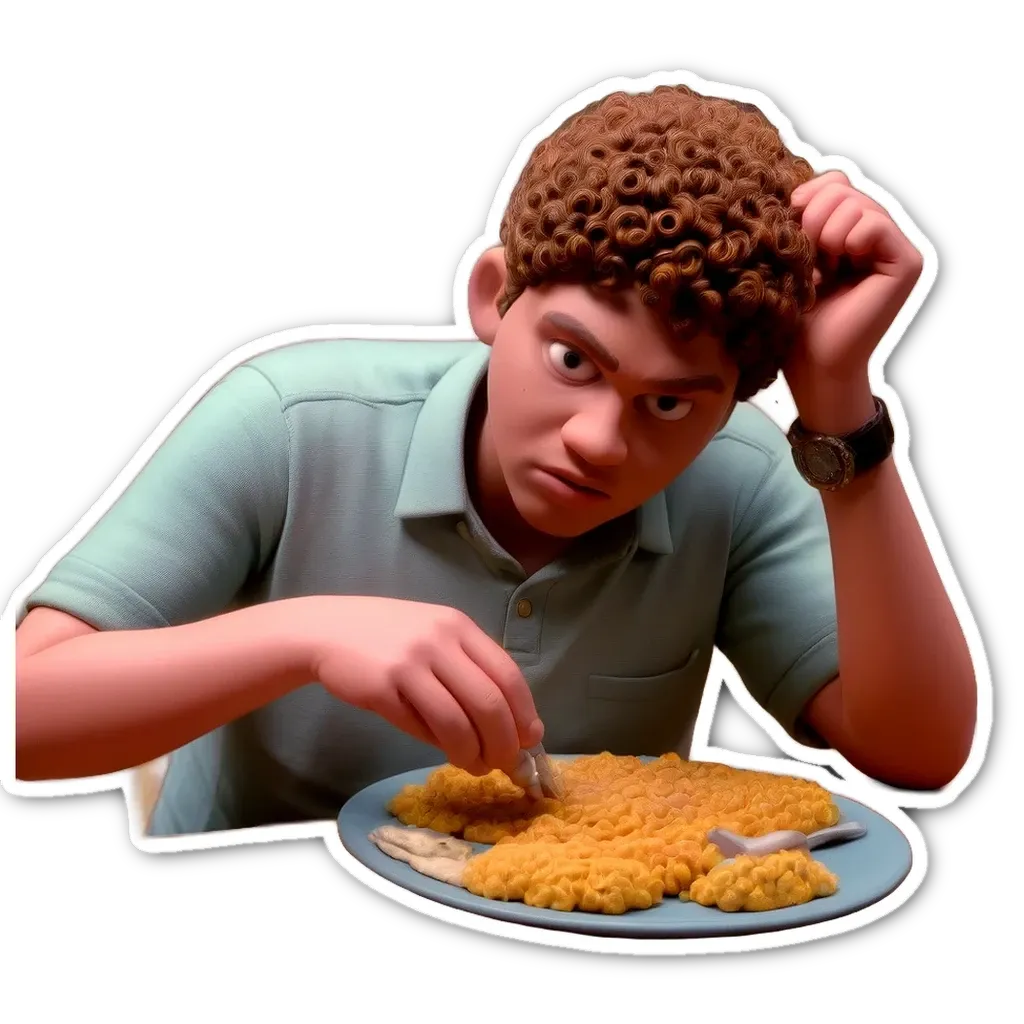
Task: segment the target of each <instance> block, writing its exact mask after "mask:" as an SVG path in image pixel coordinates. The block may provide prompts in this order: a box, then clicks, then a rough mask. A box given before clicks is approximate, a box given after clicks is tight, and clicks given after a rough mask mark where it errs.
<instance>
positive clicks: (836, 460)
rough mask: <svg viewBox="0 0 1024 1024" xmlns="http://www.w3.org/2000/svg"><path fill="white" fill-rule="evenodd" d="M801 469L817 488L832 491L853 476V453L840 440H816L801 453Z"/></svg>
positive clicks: (803, 448)
mask: <svg viewBox="0 0 1024 1024" xmlns="http://www.w3.org/2000/svg"><path fill="white" fill-rule="evenodd" d="M799 463H800V468H801V469H802V470H803V474H804V476H805V477H806V478H807V480H809V481H810V482H811V483H812V484H814V485H815V486H816V487H822V488H825V489H828V490H832V489H835V488H838V487H842V486H843V485H844V484H845V483H848V482H849V480H850V479H851V478H852V476H853V469H854V460H853V453H852V452H851V451H850V449H849V448H848V447H847V446H846V445H845V444H843V442H842V441H840V440H839V439H838V438H834V439H830V438H815V439H814V440H811V441H808V442H807V443H806V444H805V445H804V446H803V447H802V449H801V451H800V458H799Z"/></svg>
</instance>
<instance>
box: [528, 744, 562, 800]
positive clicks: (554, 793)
mask: <svg viewBox="0 0 1024 1024" xmlns="http://www.w3.org/2000/svg"><path fill="white" fill-rule="evenodd" d="M530 754H531V756H532V757H533V759H534V764H535V765H536V768H537V778H538V780H539V781H540V786H541V789H542V790H543V792H544V795H545V796H549V797H552V798H553V799H555V800H562V799H563V798H564V796H565V790H564V787H563V786H562V780H561V779H560V778H559V777H558V773H557V771H556V770H555V768H554V766H553V765H552V763H551V757H550V755H549V754H548V752H547V751H546V750H545V749H544V745H543V744H542V743H538V744H537V746H535V747H533V748H531V750H530Z"/></svg>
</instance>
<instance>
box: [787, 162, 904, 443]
mask: <svg viewBox="0 0 1024 1024" xmlns="http://www.w3.org/2000/svg"><path fill="white" fill-rule="evenodd" d="M792 205H793V208H794V209H795V210H797V211H799V214H800V222H801V227H802V229H803V231H804V233H805V234H806V235H807V236H808V237H809V238H810V240H811V242H812V243H813V244H814V245H815V246H816V247H817V250H818V269H817V271H816V272H815V284H816V286H817V298H816V301H815V304H814V308H813V309H811V310H810V312H809V313H807V314H806V315H805V316H804V317H803V318H802V321H801V327H800V331H799V334H798V337H797V341H796V344H795V346H794V348H793V351H792V354H791V356H790V358H789V360H788V362H787V364H786V366H784V367H783V374H784V375H785V377H786V380H787V383H788V384H789V386H790V389H791V391H792V392H793V397H794V399H795V400H796V403H797V407H798V409H800V412H801V417H802V418H804V421H805V423H806V422H807V418H806V417H805V415H804V413H805V411H806V412H807V413H808V415H811V416H812V417H813V416H815V415H819V414H827V412H828V411H829V410H831V409H834V408H835V406H836V404H837V402H838V403H839V404H840V405H841V404H842V399H843V395H844V393H846V394H850V403H851V404H859V406H860V409H859V410H858V413H857V415H860V413H861V412H864V411H865V410H864V406H865V403H866V415H865V416H863V418H862V419H867V418H868V417H870V415H871V414H872V413H873V411H874V407H873V404H872V403H871V400H870V393H869V390H868V381H867V368H868V360H869V358H870V356H871V354H872V352H874V350H875V348H876V347H877V346H878V343H879V342H880V341H881V339H882V337H883V336H884V335H885V332H886V331H887V330H888V329H889V327H890V325H891V324H892V322H893V320H894V319H895V317H896V314H897V313H898V312H899V311H900V309H901V308H902V306H903V304H904V303H905V302H906V300H907V298H908V297H909V295H910V293H911V291H912V290H913V288H914V285H915V284H916V283H917V281H918V278H919V277H920V276H921V270H922V268H923V260H922V257H921V254H920V253H919V252H918V251H917V250H916V249H915V248H914V246H913V245H912V244H911V243H910V241H909V240H908V239H907V237H906V236H905V235H904V234H903V232H902V231H900V229H899V227H898V226H897V225H896V222H895V221H894V220H893V219H892V218H891V217H890V216H889V214H888V213H887V212H886V211H885V210H884V209H883V208H882V207H881V206H879V204H878V203H876V202H875V201H874V200H873V199H870V198H869V197H868V196H866V195H864V194H863V193H861V192H858V191H857V190H856V189H855V188H854V187H853V186H852V185H851V184H850V181H849V179H848V178H847V177H846V175H845V174H843V173H842V172H841V171H829V172H828V173H826V174H822V175H820V176H819V177H817V178H814V179H812V180H811V181H808V182H807V183H806V184H804V185H801V186H800V187H799V188H798V189H796V190H795V191H794V192H793V196H792ZM854 390H858V393H857V394H856V395H853V394H852V392H853V391H854ZM801 404H803V406H805V407H806V410H805V409H804V408H801ZM859 425H860V422H859V421H858V422H855V423H853V424H851V425H850V426H851V428H852V427H854V426H859Z"/></svg>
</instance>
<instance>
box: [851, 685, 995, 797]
mask: <svg viewBox="0 0 1024 1024" xmlns="http://www.w3.org/2000/svg"><path fill="white" fill-rule="evenodd" d="M883 692H888V693H894V692H898V690H897V689H895V688H883ZM936 692H939V693H943V694H945V695H946V697H947V699H946V700H938V699H934V696H935V695H934V694H933V695H932V697H933V699H932V700H931V701H929V702H928V703H927V704H924V705H922V704H921V703H919V702H915V705H916V706H913V707H909V706H901V707H899V708H894V707H884V708H879V707H877V706H875V707H873V706H866V707H861V708H860V709H858V710H860V711H861V714H852V713H851V712H852V711H853V710H854V709H852V708H849V707H846V708H844V711H845V712H846V714H845V715H844V716H843V717H844V719H845V721H844V723H843V728H842V729H841V730H840V732H841V743H842V745H841V746H840V745H839V744H836V746H837V749H838V750H839V753H841V754H842V755H843V756H844V757H845V758H846V759H847V760H848V761H849V762H850V763H851V764H852V765H853V766H854V767H855V768H856V769H857V770H858V771H860V772H863V773H864V774H865V775H867V776H869V777H870V778H873V779H875V780H876V781H878V782H881V783H882V784H884V785H887V786H892V787H894V788H898V789H905V790H915V791H920V792H939V791H941V790H943V789H945V788H946V787H947V786H949V785H951V784H952V783H953V782H955V781H956V779H957V778H958V777H959V775H960V773H961V772H962V771H963V770H964V768H965V767H966V766H967V762H968V760H969V758H970V755H971V750H972V748H973V746H974V740H975V732H976V729H977V687H976V684H975V681H974V679H973V676H972V677H971V678H970V680H969V684H968V683H967V682H965V681H963V680H961V681H960V684H959V685H956V686H946V687H943V688H941V689H939V690H937V691H936ZM902 703H903V702H901V704H902ZM837 739H840V737H837Z"/></svg>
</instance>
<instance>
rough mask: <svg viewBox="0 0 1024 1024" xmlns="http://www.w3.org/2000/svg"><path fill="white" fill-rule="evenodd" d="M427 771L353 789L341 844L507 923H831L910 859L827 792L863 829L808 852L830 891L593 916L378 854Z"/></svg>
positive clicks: (626, 931)
mask: <svg viewBox="0 0 1024 1024" xmlns="http://www.w3.org/2000/svg"><path fill="white" fill-rule="evenodd" d="M559 760H562V758H559ZM641 760H643V761H651V760H653V758H649V757H644V758H641ZM435 770H436V769H435V768H433V767H431V768H423V769H419V770H416V771H411V772H404V773H403V774H401V775H395V776H393V777H392V778H390V779H384V780H382V781H381V782H377V783H375V784H374V785H372V786H368V787H367V788H366V789H364V790H362V791H361V792H359V793H357V794H356V795H355V796H354V797H352V799H351V800H349V801H348V802H347V803H346V804H345V805H344V806H343V807H342V809H341V813H340V814H339V815H338V834H339V835H340V837H341V841H342V844H343V845H344V847H345V849H346V850H348V852H349V853H350V854H352V856H353V857H355V859H356V860H358V861H359V862H360V863H361V864H364V865H365V866H366V867H367V868H369V869H370V870H371V871H373V872H374V873H375V874H378V875H380V876H381V877H382V878H386V879H387V880H388V881H389V882H393V883H394V884H395V885H398V886H401V887H402V888H403V889H407V890H408V891H409V892H414V893H416V894H417V895H419V896H424V897H426V898H427V899H431V900H435V901H437V902H438V903H443V904H445V905H446V906H449V907H454V908H456V909H458V910H465V911H469V912H470V913H473V914H480V915H482V916H484V917H492V918H497V919H499V920H501V921H510V922H512V923H514V924H525V925H533V926H534V927H538V928H554V929H557V930H560V931H571V932H582V933H583V934H586V935H606V936H614V937H618V938H630V939H641V938H650V939H683V938H717V937H722V936H734V935H750V934H756V933H760V932H769V931H778V930H780V929H784V928H798V927H802V926H804V925H809V924H818V923H820V922H822V921H831V920H834V919H835V918H837V917H843V916H844V915H846V914H852V913H854V912H855V911H857V910H862V909H864V908H865V907H868V906H871V905H872V904H873V903H877V902H878V901H879V900H881V899H884V898H885V897H886V896H888V895H889V893H891V892H893V891H894V890H895V889H896V888H897V886H899V885H900V883H901V882H902V881H903V880H904V879H905V878H906V877H907V876H908V875H909V873H910V868H911V864H912V852H911V848H910V843H909V841H908V840H907V838H906V836H904V835H903V833H902V832H901V831H900V830H899V829H898V828H897V827H896V826H895V825H894V824H893V823H892V822H891V821H889V820H888V819H887V818H884V817H883V816H882V815H880V814H879V813H878V812H877V811H873V810H871V808H869V807H865V806H864V805H863V804H861V803H858V802H857V801H855V800H849V799H847V798H846V797H841V796H836V795H834V796H833V799H834V800H835V802H836V805H837V806H838V807H839V810H840V814H841V818H840V820H841V821H857V822H859V823H860V824H861V825H864V826H865V828H866V829H867V834H866V835H865V836H862V837H861V838H860V839H854V840H852V841H850V842H846V843H837V844H836V845H835V846H826V847H821V848H819V849H817V850H815V851H814V857H815V859H816V860H818V861H820V862H821V863H822V864H824V865H825V866H826V867H827V868H828V869H829V870H830V871H832V872H833V873H834V874H836V875H837V876H838V877H839V888H838V890H837V891H836V892H835V893H834V894H833V895H832V896H825V897H821V898H819V899H813V900H811V901H810V902H809V903H804V904H801V905H800V906H798V907H784V908H782V909H779V910H763V911H757V912H753V911H737V912H735V913H726V912H725V911H722V910H719V909H718V908H717V907H702V906H701V905H700V904H699V903H693V902H690V901H687V902H683V901H682V900H680V899H678V898H677V897H675V896H666V897H665V898H664V900H663V901H662V902H661V903H660V904H658V905H657V906H655V907H651V908H650V909H649V910H631V911H627V912H626V913H625V914H595V913H584V912H582V911H560V910H547V909H544V908H542V907H531V906H528V905H527V904H525V903H519V902H512V901H509V902H505V901H502V900H488V899H484V898H483V897H481V896H475V895H473V893H471V892H467V891H466V890H465V889H462V888H460V887H458V886H455V885H447V884H445V883H444V882H438V881H436V880H435V879H433V878H428V877H427V876H426V875H421V874H420V873H419V872H417V871H414V870H413V869H412V868H411V867H409V865H408V864H406V863H404V862H403V861H399V860H395V859H393V858H392V857H389V856H387V854H384V853H382V852H381V851H380V850H378V849H377V847H376V846H374V845H373V843H371V842H370V840H369V839H368V838H367V837H368V836H369V834H370V832H372V831H373V829H375V828H377V827H379V826H380V825H400V824H401V822H399V821H398V820H397V819H396V818H394V817H393V816H392V815H391V814H390V813H388V810H387V805H388V803H389V801H390V800H391V798H392V797H393V796H395V795H397V794H398V793H399V792H400V790H401V789H402V787H403V786H409V785H422V784H423V783H425V782H426V780H427V778H428V776H429V775H430V774H431V773H432V772H433V771H435ZM473 845H474V847H475V848H476V849H477V850H478V851H479V852H483V851H484V850H487V849H489V847H487V846H484V845H483V844H481V843H474V844H473Z"/></svg>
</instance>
